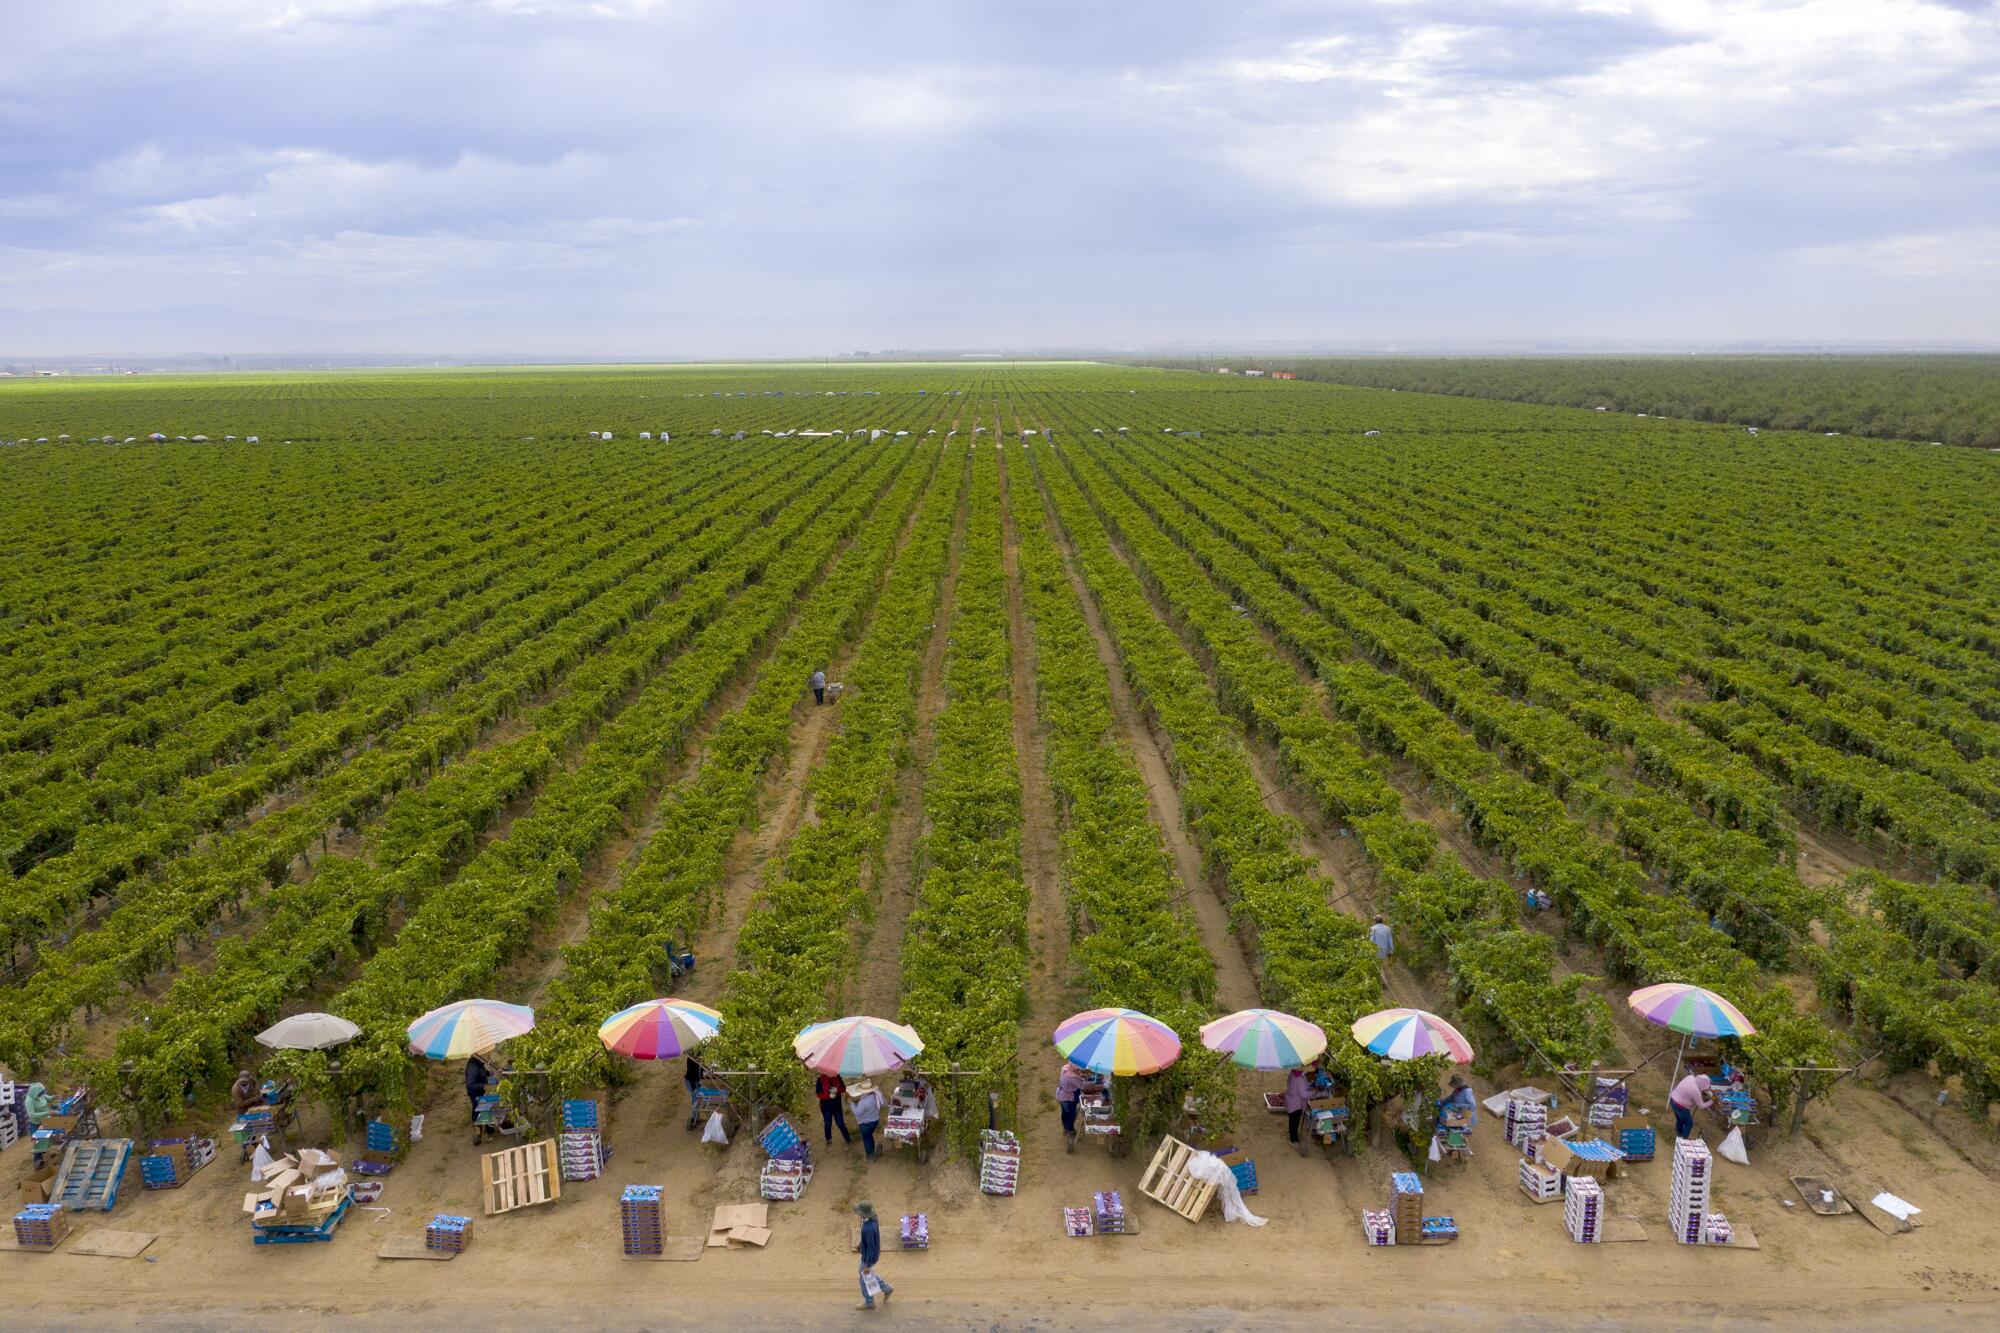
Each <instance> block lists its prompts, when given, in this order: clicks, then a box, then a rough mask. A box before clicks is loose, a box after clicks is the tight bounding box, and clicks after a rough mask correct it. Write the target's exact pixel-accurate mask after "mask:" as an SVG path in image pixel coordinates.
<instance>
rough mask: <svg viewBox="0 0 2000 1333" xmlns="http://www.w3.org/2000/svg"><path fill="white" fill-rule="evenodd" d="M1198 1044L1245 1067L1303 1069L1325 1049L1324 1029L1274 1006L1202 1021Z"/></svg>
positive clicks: (1267, 1070) (1266, 1069) (1268, 1070)
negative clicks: (1281, 1011)
mask: <svg viewBox="0 0 2000 1333" xmlns="http://www.w3.org/2000/svg"><path fill="white" fill-rule="evenodd" d="M1201 1044H1202V1045H1204V1046H1206V1047H1208V1049H1209V1050H1211V1051H1220V1052H1221V1053H1222V1054H1224V1055H1226V1056H1228V1057H1229V1060H1230V1063H1232V1064H1236V1065H1241V1066H1242V1067H1243V1068H1245V1069H1260V1070H1264V1071H1266V1072H1270V1071H1274V1070H1279V1069H1303V1068H1305V1066H1306V1065H1308V1064H1310V1063H1312V1060H1313V1057H1314V1056H1317V1055H1318V1054H1319V1053H1320V1052H1321V1051H1324V1050H1325V1049H1326V1031H1325V1029H1323V1028H1321V1027H1320V1026H1319V1024H1317V1023H1309V1022H1307V1021H1306V1020H1305V1019H1303V1018H1298V1017H1295V1016H1293V1015H1291V1014H1287V1013H1280V1012H1279V1011H1278V1010H1276V1009H1243V1010H1239V1011H1238V1012H1236V1013H1233V1014H1230V1015H1228V1016H1227V1017H1225V1018H1218V1019H1216V1020H1215V1021H1214V1022H1213V1023H1204V1024H1202V1028H1201Z"/></svg>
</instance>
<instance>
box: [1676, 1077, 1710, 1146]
mask: <svg viewBox="0 0 2000 1333" xmlns="http://www.w3.org/2000/svg"><path fill="white" fill-rule="evenodd" d="M1714 1086H1715V1083H1714V1082H1713V1080H1711V1079H1710V1078H1709V1076H1708V1075H1706V1074H1689V1075H1688V1076H1687V1077H1686V1078H1684V1079H1682V1080H1681V1081H1680V1082H1678V1083H1676V1084H1674V1090H1673V1092H1672V1093H1670V1094H1669V1095H1668V1097H1667V1103H1668V1104H1669V1105H1670V1106H1672V1107H1673V1108H1674V1137H1675V1138H1681V1139H1691V1138H1693V1137H1694V1113H1695V1111H1696V1110H1706V1109H1707V1108H1708V1107H1711V1106H1713V1105H1715V1098H1713V1097H1711V1096H1709V1095H1708V1093H1709V1089H1711V1088H1713V1087H1714Z"/></svg>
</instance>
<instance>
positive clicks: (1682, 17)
mask: <svg viewBox="0 0 2000 1333" xmlns="http://www.w3.org/2000/svg"><path fill="white" fill-rule="evenodd" d="M0 31H4V32H5V33H6V44H7V46H8V49H9V52H10V56H11V58H10V59H9V61H8V62H7V63H8V67H9V73H8V76H7V77H6V78H5V79H4V80H0V182H3V183H4V188H0V354H11V355H22V354H34V353H41V354H56V353H85V352H100V351H123V352H159V353H164V352H185V351H196V350H205V351H216V352H288V351H322V352H356V353H367V352H379V353H412V354H424V355H432V354H435V355H536V356H561V355H574V356H632V357H701V356H710V357H720V356H818V355H825V354H829V353H835V354H837V353H842V352H847V351H853V350H875V351H880V350H887V349H923V348H960V349H988V348H992V349H1002V348H1031V347H1051V346H1104V347H1118V346H1168V345H1183V346H1202V345H1208V346H1214V347H1219V348H1226V347H1229V346H1232V345H1236V346H1242V345H1246V344H1250V343H1256V344H1260V345H1271V344H1281V343H1287V342H1294V343H1299V344H1305V343H1311V342H1323V341H1344V340H1411V341H1413V342H1416V341H1422V340H1427V339H1428V340H1437V339H1475V340H1477V339H1500V340H1507V339H1537V338H1605V339H1646V338H1661V339H1694V340H1708V339H1718V340H1738V339H1774V340H1803V341H1858V342H1884V341H1889V342H1896V341H1907V342H1930V341H1972V342H1985V343H1995V344H2000V0H1993V2H1992V3H1957V2H1947V0H1804V2H1802V3H1801V2H1796V0H1785V2H1778V0H1768V2H1767V0H1734V2H1727V3H1724V2H1711V0H1607V2H1604V3H1596V2H1592V0H1586V2H1584V3H1571V4H1561V3H1543V2H1539V0H1480V2H1479V3H1455V4H1447V3H1428V2H1427V0H1342V2H1341V3H1326V4H1297V3H1257V2H1256V0H1230V2H1229V3H1199V4H1182V3H1174V2H1173V0H1148V2H1146V3H1130V4H1128V3H1117V2H1114V0H1103V2H1099V3H1093V2H1091V0H1067V2H1066V3H1040V2H1039V0H1017V2H1015V3H1005V4H1002V3H993V4H985V5H969V4H954V3H949V2H947V0H931V2H929V3H909V4H904V3H897V2H895V0H875V2H872V3H837V2H836V0H820V2H819V3H808V4H790V3H783V2H782V0H775V2H770V3H754V4H753V3H742V0H738V2H737V3H708V2H706V0H594V2H588V3H569V2H565V0H61V2H60V3H48V2H45V0H0Z"/></svg>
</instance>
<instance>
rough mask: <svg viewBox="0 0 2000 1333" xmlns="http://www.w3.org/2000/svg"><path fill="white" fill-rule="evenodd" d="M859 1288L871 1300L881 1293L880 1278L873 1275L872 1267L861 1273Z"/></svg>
mask: <svg viewBox="0 0 2000 1333" xmlns="http://www.w3.org/2000/svg"><path fill="white" fill-rule="evenodd" d="M861 1290H862V1292H863V1293H864V1294H865V1295H866V1296H867V1297H868V1299H869V1300H871V1301H872V1300H874V1299H875V1298H876V1297H877V1296H880V1295H881V1294H882V1279H881V1278H879V1277H876V1276H875V1270H874V1269H872V1268H871V1269H869V1270H868V1271H867V1272H865V1273H863V1274H862V1275H861Z"/></svg>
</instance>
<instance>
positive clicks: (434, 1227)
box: [424, 1213, 472, 1254]
mask: <svg viewBox="0 0 2000 1333" xmlns="http://www.w3.org/2000/svg"><path fill="white" fill-rule="evenodd" d="M470 1239H472V1219H471V1218H469V1217H461V1216H459V1215H458V1214H456V1213H439V1214H438V1215H437V1216H436V1217H433V1218H432V1219H431V1224H430V1225H429V1226H427V1227H425V1228H424V1248H425V1249H427V1250H442V1251H443V1252H445V1253H446V1254H463V1253H465V1242H466V1241H468V1240H470Z"/></svg>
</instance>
